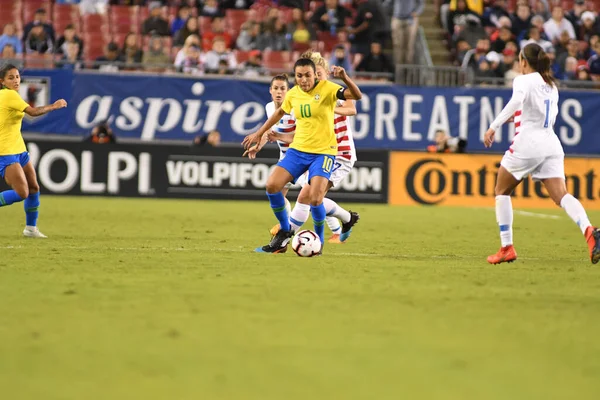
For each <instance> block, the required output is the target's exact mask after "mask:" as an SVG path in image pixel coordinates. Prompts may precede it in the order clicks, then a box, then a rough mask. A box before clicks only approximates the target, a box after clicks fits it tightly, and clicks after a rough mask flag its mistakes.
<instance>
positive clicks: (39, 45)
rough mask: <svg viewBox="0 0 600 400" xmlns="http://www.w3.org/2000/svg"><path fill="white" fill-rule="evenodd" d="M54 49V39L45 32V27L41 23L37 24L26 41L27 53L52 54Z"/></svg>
mask: <svg viewBox="0 0 600 400" xmlns="http://www.w3.org/2000/svg"><path fill="white" fill-rule="evenodd" d="M53 48H54V45H53V43H52V39H51V38H50V37H49V36H48V34H47V33H46V31H45V30H44V25H43V24H42V23H41V22H39V21H38V22H36V23H35V24H34V25H33V27H32V28H31V30H30V31H29V35H27V39H26V40H25V51H26V52H27V53H39V54H44V53H51V52H52V50H53Z"/></svg>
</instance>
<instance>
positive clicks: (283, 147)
mask: <svg viewBox="0 0 600 400" xmlns="http://www.w3.org/2000/svg"><path fill="white" fill-rule="evenodd" d="M265 111H266V112H267V118H271V115H273V113H274V112H275V103H274V102H270V103H268V104H267V105H266V106H265ZM271 130H272V131H273V132H275V133H281V134H294V132H296V119H295V118H294V114H293V113H292V114H285V115H284V116H283V117H282V118H281V119H280V120H279V122H278V123H276V124H275V125H273V127H272V128H271ZM277 145H278V146H279V160H282V159H283V157H284V156H285V153H286V152H287V150H288V148H289V147H290V144H289V143H284V142H281V141H279V140H278V141H277Z"/></svg>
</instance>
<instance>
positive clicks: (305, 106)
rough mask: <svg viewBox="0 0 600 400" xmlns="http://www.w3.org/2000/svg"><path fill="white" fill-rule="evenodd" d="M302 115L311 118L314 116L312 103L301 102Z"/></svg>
mask: <svg viewBox="0 0 600 400" xmlns="http://www.w3.org/2000/svg"><path fill="white" fill-rule="evenodd" d="M300 116H301V117H302V118H310V117H311V116H312V112H311V111H310V104H300Z"/></svg>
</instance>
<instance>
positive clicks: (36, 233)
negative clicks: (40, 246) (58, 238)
mask: <svg viewBox="0 0 600 400" xmlns="http://www.w3.org/2000/svg"><path fill="white" fill-rule="evenodd" d="M23 236H25V237H30V238H40V239H47V238H48V236H46V235H44V234H43V233H42V232H40V230H39V229H38V228H37V226H26V227H25V229H23Z"/></svg>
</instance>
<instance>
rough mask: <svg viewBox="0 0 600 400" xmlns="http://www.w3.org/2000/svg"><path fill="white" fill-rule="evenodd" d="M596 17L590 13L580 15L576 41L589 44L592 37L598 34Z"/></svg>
mask: <svg viewBox="0 0 600 400" xmlns="http://www.w3.org/2000/svg"><path fill="white" fill-rule="evenodd" d="M597 22H598V21H597V20H596V15H595V14H594V13H593V12H591V11H586V12H584V13H583V14H582V15H581V25H580V26H579V29H578V33H579V35H578V39H579V40H583V41H586V42H589V41H590V39H591V38H592V36H593V35H596V34H598V33H600V28H599V27H598V23H597Z"/></svg>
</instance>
